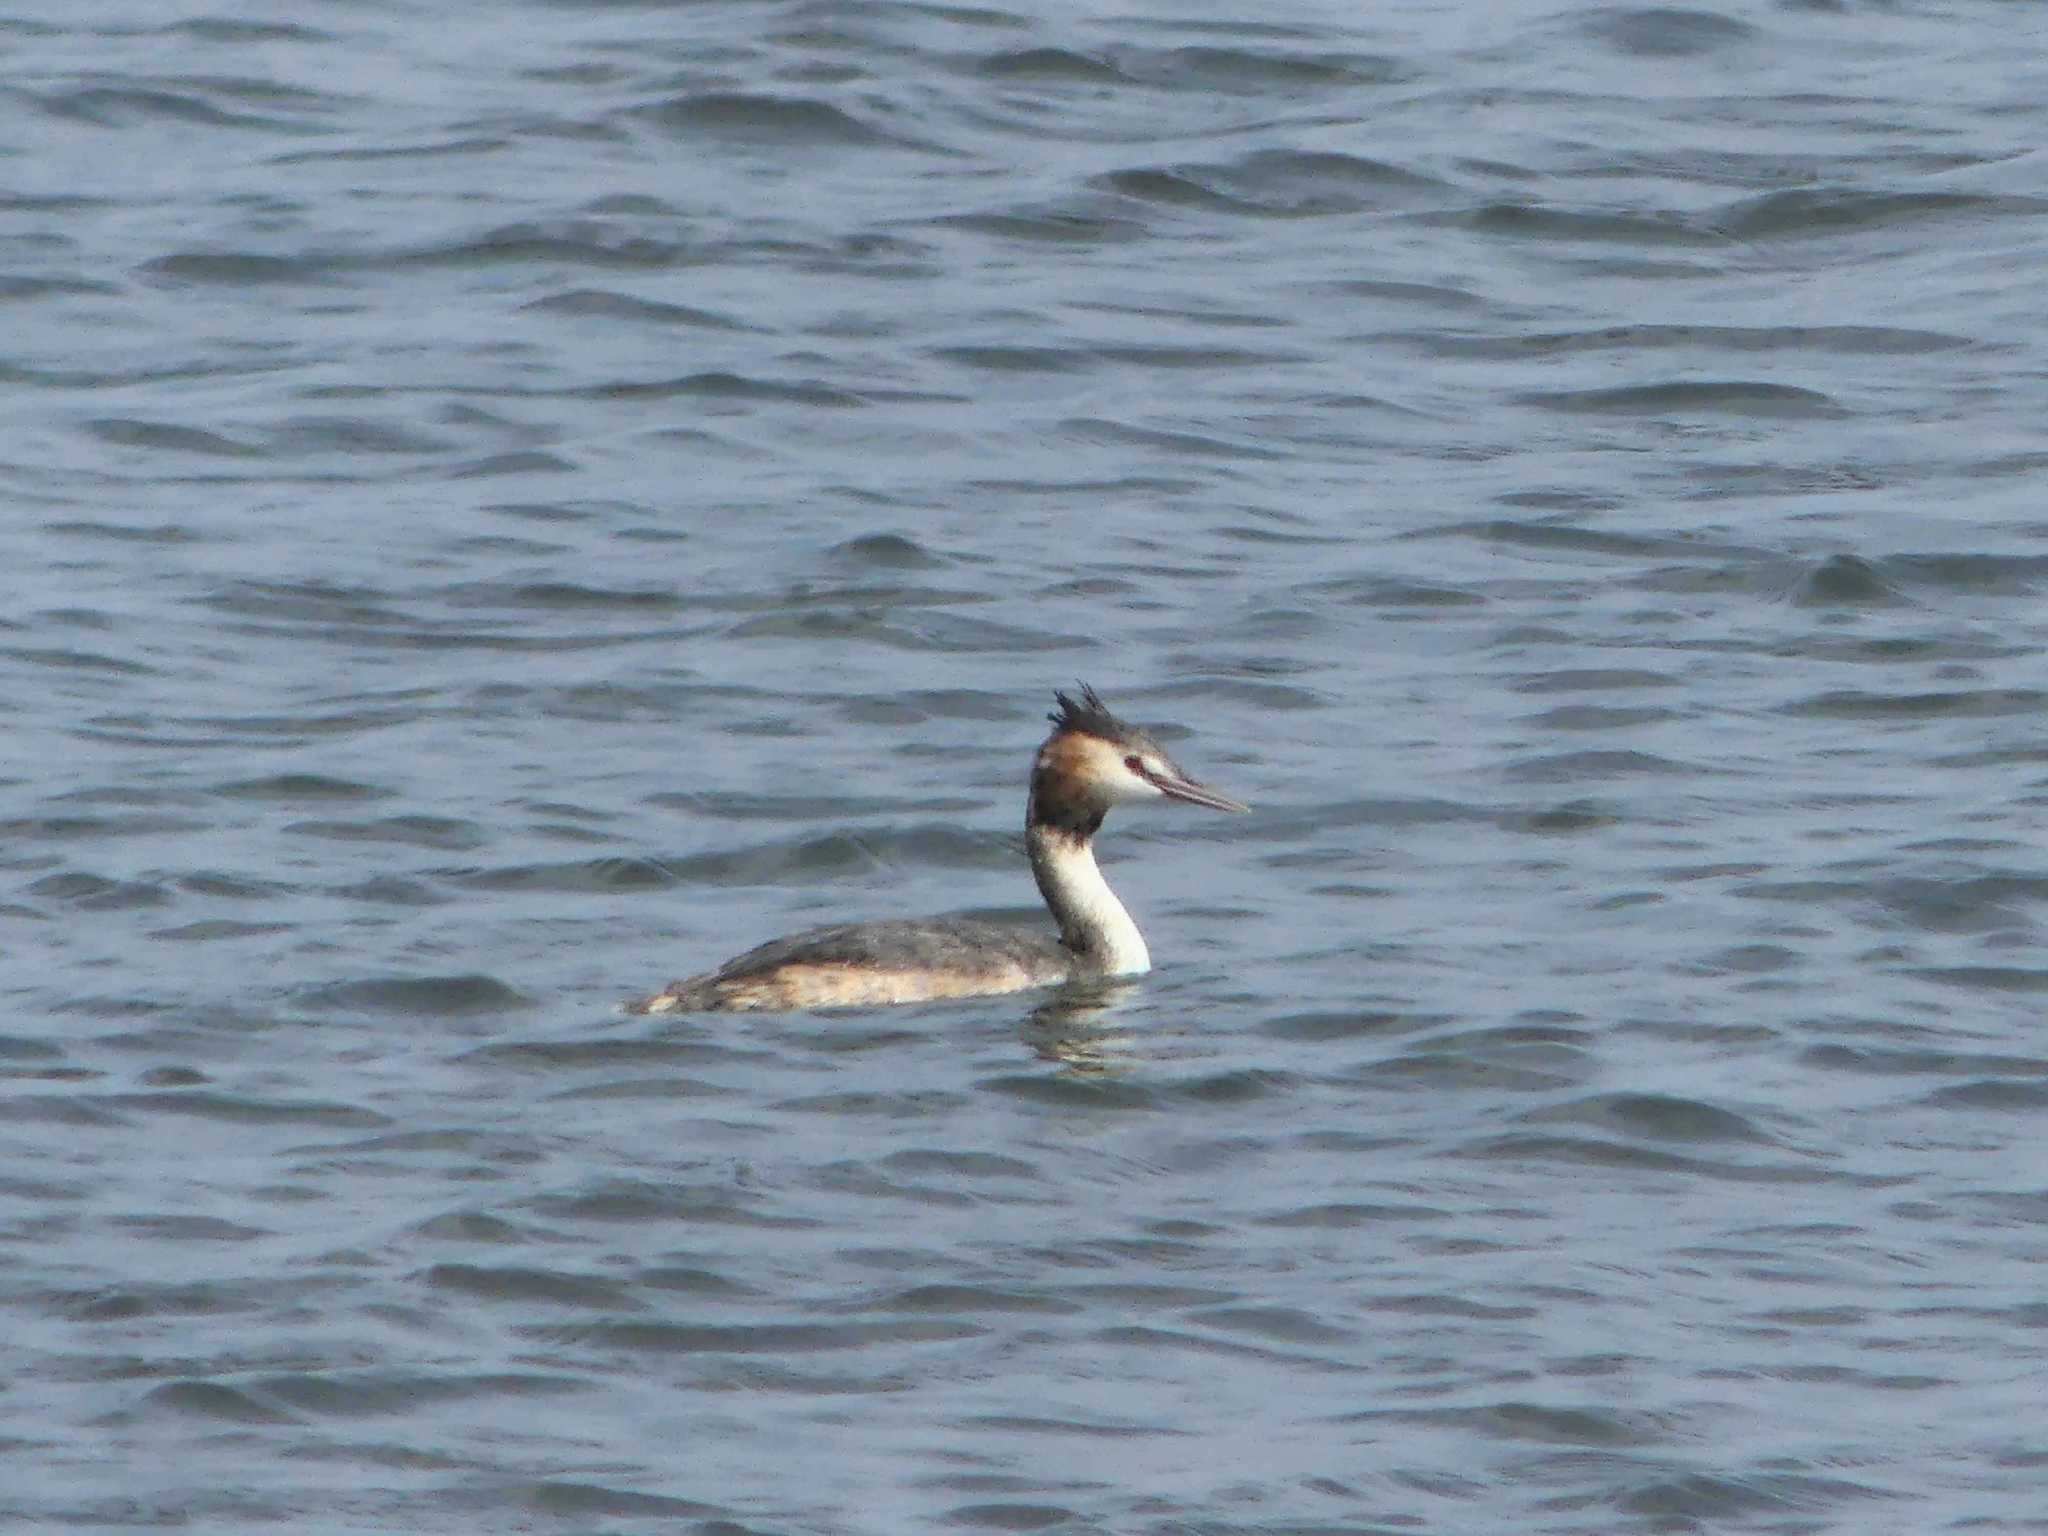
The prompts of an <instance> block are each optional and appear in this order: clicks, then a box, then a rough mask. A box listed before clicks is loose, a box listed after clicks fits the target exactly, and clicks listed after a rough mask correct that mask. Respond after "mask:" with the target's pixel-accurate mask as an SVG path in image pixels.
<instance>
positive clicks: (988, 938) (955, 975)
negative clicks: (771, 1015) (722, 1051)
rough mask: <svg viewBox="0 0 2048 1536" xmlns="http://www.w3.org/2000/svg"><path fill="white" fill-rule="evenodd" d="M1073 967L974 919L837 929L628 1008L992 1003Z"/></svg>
mask: <svg viewBox="0 0 2048 1536" xmlns="http://www.w3.org/2000/svg"><path fill="white" fill-rule="evenodd" d="M1074 960H1075V957H1074V955H1073V953H1072V952H1071V951H1070V950H1068V949H1067V948H1066V947H1065V946H1064V945H1062V944H1061V943H1060V942H1059V941H1058V940H1057V939H1054V938H1051V937H1049V936H1047V935H1044V934H1039V933H1033V932H1031V931H1030V930H1028V929H1021V928H1011V927H1007V926H1005V925H1003V924H1001V923H989V922H980V921H977V920H975V919H973V918H958V917H956V918H925V919H897V920H891V921H884V922H873V923H834V924H832V925H831V926H829V927H824V928H812V929H808V930H806V931H805V932H802V933H793V934H791V935H790V936H789V937H787V938H783V939H775V940H772V941H770V942H769V943H766V944H763V945H761V946H760V947H758V948H756V949H750V950H748V951H747V952H746V953H745V954H743V955H736V956H734V957H733V958H732V959H730V960H728V961H726V962H725V964H723V965H721V966H720V967H719V968H718V969H717V970H715V971H709V972H706V973H705V974H704V975H702V976H692V977H688V978H686V979H685V980H682V981H678V982H674V983H671V984H670V985H669V986H668V987H666V988H664V989H663V990H662V991H660V992H657V993H655V994H654V995H653V996H652V997H648V998H643V999H641V1000H640V1001H639V1002H637V1003H632V1004H629V1005H628V1009H629V1011H630V1012H634V1013H697V1012H727V1011H739V1010H754V1009H787V1008H833V1007H858V1006H864V1005H872V1004H879V1003H896V1002H924V1001H929V1000H931V999H934V998H942V997H978V996H990V995H995V994H999V993H1003V992H1016V991H1021V990H1023V989H1024V988H1026V987H1043V986H1050V985H1053V984H1055V983H1057V982H1062V981H1065V980H1066V979H1067V978H1068V977H1069V976H1070V975H1072V974H1073V970H1074Z"/></svg>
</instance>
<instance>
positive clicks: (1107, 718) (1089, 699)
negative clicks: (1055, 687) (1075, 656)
mask: <svg viewBox="0 0 2048 1536" xmlns="http://www.w3.org/2000/svg"><path fill="white" fill-rule="evenodd" d="M1053 697H1054V698H1055V699H1057V700H1058V701H1059V706H1060V707H1059V708H1058V709H1056V710H1054V711H1053V712H1052V713H1051V714H1049V715H1047V716H1046V717H1045V718H1046V719H1048V720H1050V721H1051V722H1052V723H1053V724H1054V725H1056V726H1058V727H1059V728H1060V729H1061V730H1063V731H1079V732H1081V733H1082V734H1083V735H1086V736H1099V737H1101V738H1102V739H1103V740H1104V741H1113V742H1116V743H1117V744H1118V745H1120V746H1121V745H1127V744H1128V745H1137V744H1139V743H1140V742H1142V741H1143V740H1144V739H1145V733H1144V732H1143V731H1140V730H1138V729H1137V728H1136V727H1135V726H1130V725H1126V724H1124V722H1123V721H1121V720H1119V719H1117V717H1116V716H1115V715H1112V714H1111V713H1110V712H1109V706H1108V705H1107V704H1105V703H1103V702H1102V695H1101V694H1099V693H1097V692H1096V691H1095V690H1094V689H1093V688H1090V687H1089V686H1088V685H1087V684H1086V683H1083V684H1081V701H1080V702H1079V703H1078V704H1077V703H1075V702H1074V700H1073V698H1072V697H1071V696H1070V695H1068V694H1064V693H1055V694H1053Z"/></svg>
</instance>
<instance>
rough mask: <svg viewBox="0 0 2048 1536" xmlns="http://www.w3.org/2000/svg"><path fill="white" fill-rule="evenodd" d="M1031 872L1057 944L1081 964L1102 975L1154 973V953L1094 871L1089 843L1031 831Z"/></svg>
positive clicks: (1046, 829)
mask: <svg viewBox="0 0 2048 1536" xmlns="http://www.w3.org/2000/svg"><path fill="white" fill-rule="evenodd" d="M1024 840H1025V842H1026V843H1028V844H1029V845H1030V848H1031V873H1032V875H1033V876H1034V877H1035V878H1036V879H1037V881H1038V893H1039V894H1040V895H1041V896H1043V897H1044V898H1045V904H1046V905H1047V906H1048V907H1050V908H1052V915H1053V921H1054V922H1056V923H1058V924H1059V925H1060V939H1061V942H1063V943H1064V944H1065V945H1066V946H1067V948H1069V949H1071V950H1072V951H1074V953H1075V954H1076V955H1078V956H1080V958H1081V963H1082V964H1083V965H1085V966H1087V967H1088V969H1090V970H1092V971H1100V972H1101V973H1102V974H1103V975H1105V976H1136V975H1140V974H1142V973H1143V972H1145V971H1149V970H1151V969H1152V953H1151V951H1150V950H1148V949H1146V948H1145V936H1144V935H1143V934H1141V933H1140V932H1138V925H1137V924H1136V923H1134V922H1132V921H1131V914H1130V913H1128V912H1126V911H1125V910H1124V904H1123V903H1122V902H1120V901H1118V900H1117V899H1116V892H1115V891H1112V890H1111V889H1110V888H1109V882H1108V881H1107V880H1105V879H1103V878H1102V871H1101V870H1099V869H1097V868H1096V867H1095V850H1094V849H1093V848H1091V847H1090V846H1089V843H1088V839H1087V838H1085V837H1076V836H1074V835H1073V834H1072V833H1067V832H1058V831H1055V830H1054V829H1052V828H1051V827H1045V826H1032V827H1029V828H1027V829H1026V830H1025V834H1024Z"/></svg>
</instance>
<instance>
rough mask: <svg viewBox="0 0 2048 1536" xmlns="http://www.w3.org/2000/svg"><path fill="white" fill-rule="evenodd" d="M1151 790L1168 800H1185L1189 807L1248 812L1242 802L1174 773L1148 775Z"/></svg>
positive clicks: (1246, 806)
mask: <svg viewBox="0 0 2048 1536" xmlns="http://www.w3.org/2000/svg"><path fill="white" fill-rule="evenodd" d="M1145 777H1146V778H1147V779H1149V780H1151V781H1152V786H1153V788H1155V789H1157V790H1158V791H1159V793H1161V794H1162V795H1165V796H1166V797H1167V798H1168V799H1169V800H1185V801H1187V803H1188V804H1189V805H1206V806H1207V807H1209V809H1210V810H1212V811H1248V810H1250V809H1251V807H1250V806H1248V805H1246V804H1244V803H1243V802H1242V801H1238V800H1233V799H1231V798H1230V796H1228V795H1226V794H1222V793H1220V792H1219V791H1217V790H1213V789H1211V788H1210V787H1209V786H1208V785H1206V784H1197V783H1196V782H1195V781H1194V780H1193V779H1190V778H1185V777H1183V776H1182V775H1180V774H1176V773H1148V774H1146V775H1145Z"/></svg>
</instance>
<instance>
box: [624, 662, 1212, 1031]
mask: <svg viewBox="0 0 2048 1536" xmlns="http://www.w3.org/2000/svg"><path fill="white" fill-rule="evenodd" d="M1053 697H1054V698H1055V699H1057V700H1058V701H1059V706H1060V707H1059V708H1058V709H1057V710H1055V711H1054V712H1053V713H1052V714H1050V715H1048V716H1047V717H1046V718H1047V719H1049V720H1051V721H1052V725H1053V731H1052V734H1051V735H1050V736H1048V737H1047V738H1046V739H1045V745H1044V746H1042V747H1040V748H1039V749H1038V757H1037V759H1036V761H1034V762H1033V763H1032V765H1031V796H1030V799H1029V800H1028V802H1027V803H1026V805H1025V810H1024V842H1025V846H1026V847H1027V848H1028V849H1029V851H1030V855H1031V873H1032V875H1033V877H1034V878H1036V880H1037V881H1038V893H1039V895H1041V896H1043V897H1044V898H1045V904H1046V905H1047V906H1048V907H1050V908H1051V909H1052V916H1053V921H1054V922H1056V923H1058V924H1059V928H1060V932H1059V937H1058V938H1056V939H1055V938H1052V937H1050V936H1049V935H1042V934H1035V933H1020V932H1018V931H1017V930H1016V929H1014V928H1006V927H1003V926H1002V925H1000V924H997V923H980V922H974V921H972V920H969V919H965V918H929V919H913V920H910V921H895V922H880V923H841V924H838V925H835V926H833V927H830V928H813V929H810V930H809V931H808V932H805V933H796V934H791V935H790V936H789V937H788V938H786V939H777V940H776V941H775V942H774V943H772V944H763V945H762V946H761V947H760V948H759V949H750V950H748V951H747V952H746V953H745V954H744V955H740V956H738V957H736V958H735V959H732V960H728V961H726V963H725V964H724V965H722V966H720V967H719V968H718V969H717V970H715V971H709V972H706V973H705V974H704V975H702V976H692V977H689V978H687V979H686V980H683V981H678V982H673V983H671V984H670V985H669V986H667V987H664V988H663V989H662V990H661V991H659V992H657V993H655V994H654V995H653V996H652V997H643V998H641V999H639V1000H638V1001H637V1002H633V1003H629V1004H627V1005H626V1006H627V1011H628V1012H631V1013H714V1012H737V1011H740V1010H747V1009H783V1008H846V1007H859V1006H863V1005H872V1004H876V1003H921V1002H926V1001H929V1000H931V999H933V998H941V997H984V996H994V995H995V994H997V993H1002V992H1018V991H1022V990H1023V989H1024V988H1026V987H1046V986H1053V985H1056V984H1058V983H1060V982H1063V981H1071V980H1075V979H1077V978H1081V977H1091V976H1135V975H1138V974H1140V973H1141V972H1144V971H1149V970H1151V969H1152V956H1151V953H1150V952H1149V951H1148V950H1147V949H1146V948H1145V939H1144V935H1142V934H1140V933H1139V932H1138V925H1137V924H1136V923H1134V922H1132V921H1131V914H1130V913H1128V912H1126V911H1125V910H1124V904H1123V903H1122V902H1120V901H1118V900H1117V899H1116V893H1115V892H1114V891H1112V890H1111V889H1110V888H1109V882H1108V881H1106V880H1104V879H1103V878H1102V871H1101V870H1099V869H1097V868H1096V867H1095V853H1094V850H1093V849H1092V848H1091V847H1090V846H1089V843H1090V839H1092V838H1093V837H1094V836H1095V834H1096V832H1097V831H1098V830H1099V829H1100V828H1101V826H1102V818H1103V817H1104V816H1106V815H1107V814H1108V813H1109V808H1110V807H1111V806H1113V805H1130V804H1134V803H1136V802H1138V801H1143V800H1185V801H1186V802H1187V803H1188V804H1189V805H1206V806H1208V807H1209V808H1210V809H1211V810H1215V811H1242V810H1248V809H1249V807H1248V806H1243V805H1240V804H1238V802H1237V801H1235V800H1233V799H1231V798H1230V796H1228V795H1223V794H1218V793H1217V792H1216V791H1215V790H1213V789H1210V788H1208V787H1207V786H1206V785H1202V784H1198V783H1196V782H1195V781H1194V780H1193V779H1191V778H1189V777H1188V776H1187V774H1186V773H1185V772H1183V771H1182V770H1181V768H1180V767H1179V765H1178V764H1176V763H1175V762H1174V761H1173V759H1172V758H1170V757H1168V756H1167V755H1166V751H1165V749H1164V748H1162V747H1161V746H1160V745H1159V743H1158V742H1156V741H1154V740H1153V739H1152V738H1151V737H1150V736H1148V735H1146V734H1145V733H1144V732H1143V731H1141V730H1139V729H1138V728H1137V727H1136V726H1133V725H1126V724H1125V723H1124V722H1123V721H1121V720H1119V719H1117V717H1116V716H1115V715H1112V714H1111V713H1110V712H1109V710H1108V708H1107V707H1105V706H1104V704H1103V702H1102V700H1101V699H1100V698H1098V697H1097V696H1096V693H1095V690H1094V689H1093V688H1089V687H1087V686H1085V685H1084V686H1083V687H1082V689H1081V698H1080V702H1079V703H1076V702H1075V701H1074V700H1073V699H1071V698H1069V697H1068V696H1067V695H1066V694H1064V693H1056V694H1054V695H1053Z"/></svg>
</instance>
